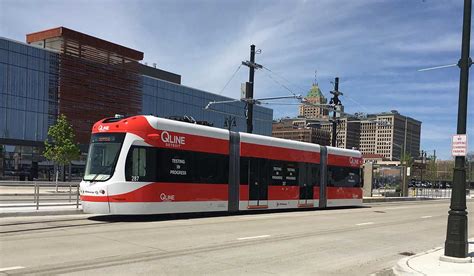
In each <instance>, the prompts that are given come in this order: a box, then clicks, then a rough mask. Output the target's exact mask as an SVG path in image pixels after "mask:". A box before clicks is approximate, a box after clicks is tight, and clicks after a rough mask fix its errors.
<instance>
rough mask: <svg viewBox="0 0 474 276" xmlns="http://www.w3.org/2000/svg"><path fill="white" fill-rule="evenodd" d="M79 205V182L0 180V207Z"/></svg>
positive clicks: (77, 206)
mask: <svg viewBox="0 0 474 276" xmlns="http://www.w3.org/2000/svg"><path fill="white" fill-rule="evenodd" d="M79 205H80V200H79V182H44V181H0V209H1V208H8V207H9V208H12V207H35V208H36V210H38V209H39V208H40V206H48V207H55V206H56V207H57V206H76V209H79Z"/></svg>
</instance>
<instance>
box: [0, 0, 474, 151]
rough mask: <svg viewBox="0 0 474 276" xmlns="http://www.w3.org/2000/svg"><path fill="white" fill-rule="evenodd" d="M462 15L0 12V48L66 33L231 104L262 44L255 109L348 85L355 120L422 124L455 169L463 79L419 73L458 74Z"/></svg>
mask: <svg viewBox="0 0 474 276" xmlns="http://www.w3.org/2000/svg"><path fill="white" fill-rule="evenodd" d="M462 11H463V1H461V0H398V1H389V0H386V1H382V0H377V1H376V0H318V1H310V0H306V1H297V0H291V1H290V0H284V1H270V0H241V1H232V0H229V1H218V0H202V1H196V0H186V1H185V0H174V1H172V0H170V1H161V0H155V1H126V0H117V1H111V0H102V1H101V0H96V1H84V0H76V1H48V0H42V1H26V0H0V36H3V37H7V38H10V39H14V40H18V41H23V42H24V41H25V34H27V33H31V32H35V31H39V30H44V29H48V28H53V27H58V26H64V27H68V28H71V29H74V30H77V31H80V32H83V33H87V34H90V35H93V36H97V37H100V38H103V39H106V40H109V41H111V42H114V43H117V44H121V45H124V46H127V47H129V48H133V49H137V50H139V51H142V52H144V53H145V58H144V61H145V62H147V63H148V64H149V65H151V64H153V63H157V66H158V68H160V69H164V70H168V71H171V72H174V73H177V74H180V75H181V76H182V84H183V85H186V86H190V87H194V88H197V89H201V90H205V91H209V92H212V93H216V94H222V95H225V96H229V97H232V98H239V97H240V84H241V83H242V82H245V81H248V68H247V67H245V66H240V68H239V65H240V64H241V62H242V61H243V60H248V59H249V51H250V50H249V48H250V45H251V44H255V45H256V48H257V49H260V50H261V53H260V54H257V55H256V62H257V63H259V64H262V65H263V66H264V67H265V68H266V69H262V70H258V71H257V72H256V74H255V89H254V91H255V92H254V94H255V97H256V98H264V97H273V96H288V95H291V94H292V93H294V94H302V95H305V94H306V93H307V92H308V90H309V89H310V88H311V85H312V83H314V82H317V83H318V84H319V86H320V87H321V90H322V92H323V93H324V94H325V95H326V97H328V98H329V97H330V94H329V91H331V90H332V89H333V86H332V84H331V81H333V80H334V77H339V78H340V84H339V90H340V91H342V92H343V93H344V95H343V96H342V97H341V101H342V103H343V104H344V106H345V111H346V112H348V113H355V112H364V113H377V112H387V111H391V110H397V111H398V112H400V113H401V114H402V115H406V116H410V117H412V118H415V119H417V120H419V121H421V122H422V130H421V149H423V150H426V151H428V152H429V153H432V152H433V151H434V150H436V153H437V156H438V158H441V159H450V158H451V153H450V152H451V136H452V135H453V134H455V133H456V122H457V105H458V94H459V68H457V67H450V68H444V69H438V70H431V71H425V72H418V69H422V68H427V67H432V66H438V65H447V64H455V63H457V62H458V60H459V58H460V56H461V33H462V15H463V13H462ZM234 72H237V73H235V74H234ZM315 72H317V74H315ZM315 75H316V77H315ZM232 76H233V77H232ZM229 80H230V82H229ZM227 83H228V85H227V86H226V84H227ZM470 90H471V89H470ZM469 96H470V99H469V101H468V137H469V141H468V145H470V148H471V151H472V150H473V147H474V130H473V127H474V116H473V114H474V99H473V93H472V92H469ZM297 104H298V102H297V101H295V100H281V101H279V102H278V103H277V102H274V103H268V102H267V103H265V104H264V106H266V107H269V108H272V109H273V110H274V119H278V118H282V117H286V116H290V117H294V116H296V115H297V112H298V106H297Z"/></svg>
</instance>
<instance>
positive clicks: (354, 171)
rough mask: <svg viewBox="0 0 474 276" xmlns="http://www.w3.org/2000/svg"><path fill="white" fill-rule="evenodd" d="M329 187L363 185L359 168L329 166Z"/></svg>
mask: <svg viewBox="0 0 474 276" xmlns="http://www.w3.org/2000/svg"><path fill="white" fill-rule="evenodd" d="M328 186H329V187H361V182H360V170H359V168H349V167H339V166H328Z"/></svg>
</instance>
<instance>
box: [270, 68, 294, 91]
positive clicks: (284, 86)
mask: <svg viewBox="0 0 474 276" xmlns="http://www.w3.org/2000/svg"><path fill="white" fill-rule="evenodd" d="M262 67H263V69H265V70H266V71H268V72H270V73H273V72H272V71H271V70H270V69H268V68H267V67H265V66H262ZM263 72H265V71H263ZM265 75H266V76H268V78H270V79H271V80H273V81H274V82H275V83H277V84H278V85H280V86H281V87H283V88H284V89H286V90H288V91H289V92H290V93H291V94H292V95H293V96H297V94H296V93H295V92H293V90H291V89H290V88H288V86H286V85H284V84H282V83H281V82H279V81H278V80H276V79H275V78H273V77H272V76H271V75H270V74H268V73H266V72H265Z"/></svg>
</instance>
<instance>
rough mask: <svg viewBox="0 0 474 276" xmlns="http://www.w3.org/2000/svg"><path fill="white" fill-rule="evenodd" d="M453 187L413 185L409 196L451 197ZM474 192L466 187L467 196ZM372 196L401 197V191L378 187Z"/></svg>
mask: <svg viewBox="0 0 474 276" xmlns="http://www.w3.org/2000/svg"><path fill="white" fill-rule="evenodd" d="M451 193H452V189H451V188H447V189H441V188H426V187H423V188H421V187H420V188H416V187H411V188H409V189H408V197H419V198H451ZM471 194H474V190H473V191H471V190H470V189H466V196H468V197H471ZM372 196H374V197H401V192H400V190H398V189H395V188H377V189H373V190H372Z"/></svg>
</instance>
